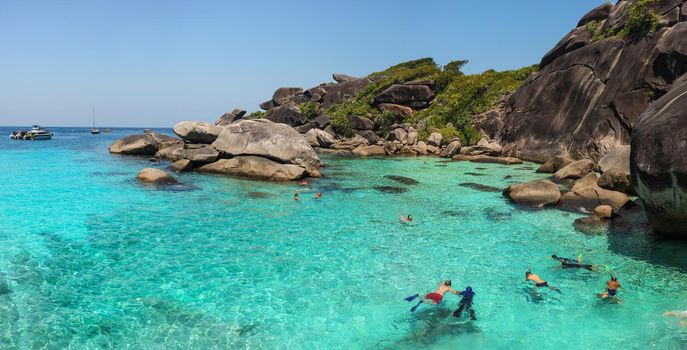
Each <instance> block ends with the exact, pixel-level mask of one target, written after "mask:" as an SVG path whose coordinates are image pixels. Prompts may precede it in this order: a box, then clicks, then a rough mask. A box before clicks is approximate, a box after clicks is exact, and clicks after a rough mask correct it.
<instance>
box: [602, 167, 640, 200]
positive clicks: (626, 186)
mask: <svg viewBox="0 0 687 350" xmlns="http://www.w3.org/2000/svg"><path fill="white" fill-rule="evenodd" d="M598 185H599V187H601V188H603V189H606V190H611V191H618V192H623V193H626V194H630V195H633V194H635V191H634V186H632V182H631V181H630V176H629V175H628V174H626V173H625V172H623V171H620V170H617V169H611V170H608V171H606V172H604V173H603V174H602V175H601V177H600V178H599V181H598Z"/></svg>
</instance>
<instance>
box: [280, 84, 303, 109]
mask: <svg viewBox="0 0 687 350" xmlns="http://www.w3.org/2000/svg"><path fill="white" fill-rule="evenodd" d="M302 92H303V88H299V87H282V88H279V89H277V91H275V92H274V94H273V95H272V103H273V104H274V105H275V106H282V105H284V104H286V103H288V102H290V101H292V100H293V98H294V97H296V95H298V94H300V93H302Z"/></svg>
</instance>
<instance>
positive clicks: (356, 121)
mask: <svg viewBox="0 0 687 350" xmlns="http://www.w3.org/2000/svg"><path fill="white" fill-rule="evenodd" d="M348 122H349V123H350V125H351V128H353V129H355V130H373V129H374V128H375V123H374V122H373V121H372V120H370V119H368V118H365V117H360V116H357V115H349V116H348Z"/></svg>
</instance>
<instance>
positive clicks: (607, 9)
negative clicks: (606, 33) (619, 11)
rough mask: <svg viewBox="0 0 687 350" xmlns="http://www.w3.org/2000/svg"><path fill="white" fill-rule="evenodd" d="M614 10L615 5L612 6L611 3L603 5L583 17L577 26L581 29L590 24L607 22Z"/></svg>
mask: <svg viewBox="0 0 687 350" xmlns="http://www.w3.org/2000/svg"><path fill="white" fill-rule="evenodd" d="M612 9H613V4H611V3H610V2H607V3H605V4H601V5H599V6H598V7H596V8H594V9H593V10H591V11H589V12H588V13H587V14H586V15H584V16H582V18H581V19H580V21H579V22H578V23H577V26H578V27H581V26H583V25H585V24H587V23H589V22H594V21H605V20H606V19H607V18H608V16H609V15H610V14H611V10H612Z"/></svg>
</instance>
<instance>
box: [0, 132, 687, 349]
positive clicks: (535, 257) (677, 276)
mask: <svg viewBox="0 0 687 350" xmlns="http://www.w3.org/2000/svg"><path fill="white" fill-rule="evenodd" d="M14 129H16V128H0V164H2V171H0V194H1V197H0V198H2V200H0V348H2V349H12V348H18V349H33V348H36V349H41V348H47V349H63V348H73V349H97V348H116V349H126V348H136V349H140V348H145V349H188V348H194V349H213V348H250V349H378V348H391V349H399V348H401V349H402V348H407V349H417V348H432V349H456V348H473V349H476V348H480V349H538V350H539V349H590V348H599V347H602V348H608V349H637V348H655V349H685V348H687V331H685V329H684V328H680V327H679V325H678V322H677V321H676V320H675V319H671V318H665V317H663V316H661V313H662V312H664V311H666V310H674V309H687V299H685V291H686V290H687V278H686V275H685V274H686V273H687V259H686V252H687V248H686V247H685V245H684V244H679V243H674V242H657V241H655V240H654V239H653V238H652V237H648V236H647V235H646V234H645V233H643V232H642V231H633V230H630V231H629V232H626V233H619V232H615V233H611V234H608V235H594V236H589V235H584V234H582V233H579V232H577V231H575V230H574V229H573V226H572V223H573V221H574V220H575V219H576V218H579V217H580V215H578V214H572V213H566V212H563V211H559V210H554V209H547V210H522V209H519V208H516V207H514V206H512V205H511V204H509V203H508V201H507V200H506V199H505V198H504V197H503V196H502V195H501V194H500V193H498V192H481V191H478V190H476V189H474V188H471V187H465V186H460V184H461V183H479V184H484V185H489V186H494V187H497V188H504V187H506V186H507V185H508V184H510V183H516V182H524V181H528V180H533V179H536V178H541V177H543V175H541V174H535V173H534V171H533V168H532V167H529V166H528V165H524V166H523V165H516V166H503V165H491V164H475V163H468V162H449V163H445V162H442V161H441V160H440V159H437V158H422V157H420V158H387V159H360V158H348V157H331V156H326V157H323V159H324V161H325V162H326V163H327V167H326V168H324V171H323V172H324V174H325V175H326V176H327V177H326V178H325V179H321V180H314V181H313V184H312V186H310V187H311V188H312V189H311V190H310V191H305V190H304V189H303V187H301V186H298V185H297V184H295V183H274V182H259V181H248V180H240V179H232V178H226V177H220V176H209V175H200V174H195V173H185V174H179V175H177V176H178V178H179V180H180V181H182V182H183V183H184V184H186V185H188V186H186V187H178V188H174V189H173V190H164V189H157V188H153V187H147V186H144V185H141V184H139V183H138V182H137V181H136V179H135V176H136V173H137V172H138V171H139V170H140V169H141V168H142V167H148V166H151V164H149V163H148V161H147V158H136V157H126V156H116V155H111V154H109V153H108V151H107V147H108V146H109V144H110V143H111V142H113V141H114V140H116V139H118V138H120V137H123V136H125V135H128V134H132V133H135V132H139V131H140V130H136V129H113V131H112V132H111V133H102V134H100V135H91V134H90V133H89V129H87V128H53V129H51V131H53V132H54V133H55V138H54V139H53V140H50V141H15V140H10V139H9V138H8V137H7V136H8V135H9V134H10V132H11V131H13V130H14ZM160 131H162V132H166V133H170V130H160ZM152 166H158V167H164V166H166V164H165V163H161V164H159V165H152ZM386 175H399V176H405V177H410V178H413V179H415V180H417V181H418V182H419V183H418V184H416V185H404V184H401V183H398V182H396V181H394V180H392V179H389V178H385V176H386ZM506 175H512V178H508V179H506V178H504V177H505V176H506ZM380 186H390V187H398V188H400V189H401V190H396V191H393V190H394V189H393V188H392V189H391V190H392V192H401V191H402V190H405V192H402V193H387V192H381V191H379V190H378V189H377V187H380ZM295 191H302V192H301V201H300V202H295V201H293V200H292V199H291V198H292V196H293V193H294V192H295ZM315 192H323V194H324V195H323V198H322V199H320V200H315V199H313V198H312V195H313V194H314V193H315ZM399 213H404V214H407V213H412V214H413V216H414V218H415V221H414V222H413V223H411V224H401V223H399V221H398V214H399ZM553 253H556V254H558V255H561V256H570V257H574V256H577V255H578V254H580V253H581V254H583V258H584V259H585V260H586V261H590V262H593V263H599V264H601V265H603V267H604V272H603V273H592V272H588V271H565V270H553V268H554V267H556V266H557V264H556V262H555V261H553V260H552V259H551V258H550V256H551V254H553ZM530 267H531V268H532V270H533V272H536V273H538V274H540V275H541V276H542V277H543V278H544V279H546V280H548V281H549V283H550V284H552V285H555V286H558V287H559V288H560V289H561V290H562V292H563V294H558V293H551V292H548V291H542V294H543V299H542V300H539V301H537V300H534V299H533V298H532V297H531V294H530V292H529V290H530V287H529V286H528V285H527V284H526V283H525V278H524V273H525V271H526V270H527V269H528V268H530ZM610 273H613V274H615V275H617V276H618V277H619V279H620V282H621V283H622V285H623V287H624V288H623V289H622V290H621V297H622V299H623V301H624V302H623V303H622V304H618V305H616V304H610V303H608V302H605V301H600V300H598V299H597V297H596V293H598V292H600V291H602V290H603V289H604V287H605V281H606V280H607V279H608V277H609V274H610ZM445 278H451V279H452V280H453V283H454V287H456V288H461V289H462V288H464V287H466V286H468V285H469V286H471V287H473V289H474V290H475V292H476V296H475V310H476V312H477V318H478V320H477V321H475V322H467V323H466V322H465V321H464V320H455V319H454V318H452V317H450V315H449V314H450V312H451V311H452V310H454V309H455V307H456V304H457V302H458V300H459V299H458V298H456V297H455V296H453V295H447V296H446V298H445V301H446V302H445V303H444V305H442V306H439V307H424V308H421V309H420V310H419V311H418V312H417V313H414V314H413V313H410V312H409V311H408V309H409V308H410V307H411V306H412V304H411V303H407V302H405V301H404V300H403V298H404V297H406V296H408V295H410V294H414V293H417V292H421V293H426V292H429V291H431V290H432V289H433V288H434V287H435V286H436V283H437V281H438V280H440V279H445Z"/></svg>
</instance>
